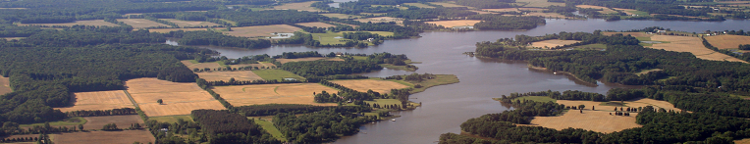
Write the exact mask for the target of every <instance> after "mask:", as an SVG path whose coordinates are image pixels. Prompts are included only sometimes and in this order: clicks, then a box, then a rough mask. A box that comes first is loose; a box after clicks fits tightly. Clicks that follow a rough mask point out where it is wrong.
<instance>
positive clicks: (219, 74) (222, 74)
mask: <svg viewBox="0 0 750 144" xmlns="http://www.w3.org/2000/svg"><path fill="white" fill-rule="evenodd" d="M196 74H198V77H200V78H203V79H205V80H206V81H221V80H223V81H229V80H230V79H232V78H234V80H236V81H253V80H262V79H263V78H261V77H260V76H258V75H256V74H255V73H253V72H252V71H247V70H241V71H211V72H199V73H196Z"/></svg>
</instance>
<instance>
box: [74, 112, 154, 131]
mask: <svg viewBox="0 0 750 144" xmlns="http://www.w3.org/2000/svg"><path fill="white" fill-rule="evenodd" d="M84 119H86V124H83V128H84V129H86V130H98V129H102V127H104V125H107V124H110V123H114V124H116V125H117V127H118V128H128V127H130V125H131V124H135V123H138V124H140V125H142V126H145V124H144V122H143V119H141V116H138V115H118V116H97V117H84Z"/></svg>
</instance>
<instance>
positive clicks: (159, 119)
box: [148, 115, 193, 123]
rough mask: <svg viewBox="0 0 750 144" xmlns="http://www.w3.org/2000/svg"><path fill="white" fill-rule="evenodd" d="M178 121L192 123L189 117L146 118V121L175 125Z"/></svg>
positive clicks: (191, 118)
mask: <svg viewBox="0 0 750 144" xmlns="http://www.w3.org/2000/svg"><path fill="white" fill-rule="evenodd" d="M178 119H182V120H185V121H190V122H192V121H193V117H192V116H190V115H176V116H160V117H148V120H156V121H159V122H168V123H176V122H177V121H178Z"/></svg>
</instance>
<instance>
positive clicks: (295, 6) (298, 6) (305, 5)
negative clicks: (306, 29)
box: [273, 1, 326, 12]
mask: <svg viewBox="0 0 750 144" xmlns="http://www.w3.org/2000/svg"><path fill="white" fill-rule="evenodd" d="M315 2H318V1H308V2H300V3H286V4H283V5H280V6H275V7H273V9H275V10H298V11H308V12H326V11H324V10H319V9H316V8H313V7H311V6H310V5H312V4H313V3H315Z"/></svg>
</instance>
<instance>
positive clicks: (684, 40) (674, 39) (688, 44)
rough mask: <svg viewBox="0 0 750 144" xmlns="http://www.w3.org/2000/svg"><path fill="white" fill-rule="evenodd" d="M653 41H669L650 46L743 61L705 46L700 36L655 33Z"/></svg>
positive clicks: (703, 57) (713, 57) (708, 57)
mask: <svg viewBox="0 0 750 144" xmlns="http://www.w3.org/2000/svg"><path fill="white" fill-rule="evenodd" d="M651 40H653V41H666V42H669V43H660V44H653V45H652V46H649V48H653V49H663V50H667V51H675V52H689V53H692V54H693V55H695V56H696V57H698V58H700V59H705V60H713V61H732V62H743V63H747V62H745V61H742V60H740V59H737V58H734V57H731V56H728V55H726V54H722V53H718V52H716V51H713V50H711V49H708V48H706V47H704V46H703V43H702V42H701V39H700V38H698V37H688V36H669V35H654V36H652V37H651Z"/></svg>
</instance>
